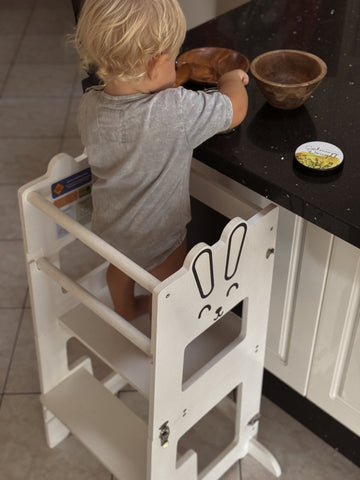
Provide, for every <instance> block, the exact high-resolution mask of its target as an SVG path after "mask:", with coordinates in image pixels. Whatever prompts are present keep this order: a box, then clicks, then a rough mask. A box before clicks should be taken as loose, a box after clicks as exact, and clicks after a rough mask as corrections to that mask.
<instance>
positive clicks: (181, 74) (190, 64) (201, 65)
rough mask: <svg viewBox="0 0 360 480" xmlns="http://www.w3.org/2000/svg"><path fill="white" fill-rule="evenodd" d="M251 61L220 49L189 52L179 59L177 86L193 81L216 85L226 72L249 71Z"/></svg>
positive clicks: (195, 49)
mask: <svg viewBox="0 0 360 480" xmlns="http://www.w3.org/2000/svg"><path fill="white" fill-rule="evenodd" d="M249 66H250V62H249V60H248V59H247V58H246V57H245V56H244V55H243V54H242V53H240V52H237V51H236V50H230V49H229V48H220V47H202V48H194V49H192V50H188V51H187V52H185V53H183V54H182V55H180V56H179V57H178V59H177V72H176V84H177V85H182V84H183V83H186V82H187V81H189V80H191V81H194V82H198V83H201V84H203V85H216V84H217V81H218V80H219V78H220V77H221V75H223V74H224V73H226V72H229V71H231V70H235V69H237V68H241V69H242V70H244V71H245V72H247V71H248V70H249Z"/></svg>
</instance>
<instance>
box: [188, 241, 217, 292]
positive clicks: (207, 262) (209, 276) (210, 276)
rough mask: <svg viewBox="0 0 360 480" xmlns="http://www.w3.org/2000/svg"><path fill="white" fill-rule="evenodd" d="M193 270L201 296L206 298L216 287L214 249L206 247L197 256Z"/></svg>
mask: <svg viewBox="0 0 360 480" xmlns="http://www.w3.org/2000/svg"><path fill="white" fill-rule="evenodd" d="M192 271H193V274H194V278H195V281H196V285H197V287H198V290H199V293H200V296H201V298H206V297H208V296H209V295H210V293H211V292H212V291H213V289H214V265H213V257H212V251H211V249H210V248H205V249H203V250H201V251H200V253H199V254H198V255H197V256H196V258H195V260H194V262H193V264H192Z"/></svg>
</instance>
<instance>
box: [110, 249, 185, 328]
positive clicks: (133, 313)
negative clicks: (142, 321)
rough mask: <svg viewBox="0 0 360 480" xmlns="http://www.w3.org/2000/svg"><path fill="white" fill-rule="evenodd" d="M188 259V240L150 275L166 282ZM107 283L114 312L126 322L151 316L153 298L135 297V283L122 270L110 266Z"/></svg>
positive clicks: (146, 296) (151, 271)
mask: <svg viewBox="0 0 360 480" xmlns="http://www.w3.org/2000/svg"><path fill="white" fill-rule="evenodd" d="M185 257H186V240H185V241H184V242H183V243H182V244H181V245H180V246H179V247H178V248H177V249H176V250H175V251H174V252H173V253H172V254H171V255H169V256H168V258H167V259H166V260H165V261H164V262H163V263H161V264H160V265H158V266H157V267H155V268H153V269H152V270H150V273H151V274H152V275H154V277H156V278H158V279H159V280H161V281H162V280H165V278H167V277H168V276H169V275H171V274H173V273H175V272H176V271H177V270H179V268H181V267H182V265H183V263H184V260H185ZM107 283H108V287H109V290H110V293H111V298H112V300H113V303H114V310H115V312H117V313H118V314H119V315H121V316H122V317H124V318H126V320H129V321H131V320H133V319H134V318H136V317H138V316H139V315H142V314H143V313H147V312H149V313H150V314H151V297H150V296H149V295H139V296H137V297H135V295H134V286H135V282H134V280H133V279H132V278H130V277H128V276H127V275H126V274H125V273H123V272H122V271H121V270H119V269H117V268H116V267H114V265H109V268H108V271H107Z"/></svg>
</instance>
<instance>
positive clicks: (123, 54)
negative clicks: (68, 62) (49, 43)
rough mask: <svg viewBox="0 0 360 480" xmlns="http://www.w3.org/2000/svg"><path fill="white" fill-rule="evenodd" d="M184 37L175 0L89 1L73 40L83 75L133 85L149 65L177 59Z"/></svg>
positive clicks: (184, 31)
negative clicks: (165, 57)
mask: <svg viewBox="0 0 360 480" xmlns="http://www.w3.org/2000/svg"><path fill="white" fill-rule="evenodd" d="M185 34H186V23H185V17H184V14H183V12H182V10H181V8H180V6H179V4H178V2H177V0H86V1H85V3H84V5H83V7H82V11H81V14H80V17H79V21H78V25H77V28H76V32H75V36H74V41H75V46H76V48H77V50H78V52H79V55H80V59H81V62H82V65H83V67H84V68H85V70H87V71H89V69H90V68H91V67H92V68H94V67H95V69H96V73H97V75H98V76H99V77H100V78H101V79H102V80H103V81H104V82H105V83H106V82H107V81H110V80H111V81H134V80H140V79H141V78H143V77H144V76H145V75H146V72H147V66H148V63H149V61H150V60H152V59H157V58H159V57H160V56H161V55H162V54H164V53H166V54H168V55H169V57H170V58H175V57H176V55H177V53H178V51H179V48H180V46H181V44H182V43H183V41H184V38H185Z"/></svg>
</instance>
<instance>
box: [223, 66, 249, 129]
mask: <svg viewBox="0 0 360 480" xmlns="http://www.w3.org/2000/svg"><path fill="white" fill-rule="evenodd" d="M248 83H249V77H248V75H247V73H246V72H244V70H241V69H237V70H232V71H231V72H227V73H225V74H224V75H222V76H221V77H220V78H219V81H218V84H217V87H218V90H219V92H221V93H224V94H225V95H227V96H228V97H229V98H230V100H231V103H232V107H233V120H232V123H231V125H230V127H229V128H230V129H231V128H234V127H236V126H237V125H239V123H241V122H242V121H243V120H244V117H245V115H246V112H247V107H248V98H247V92H246V89H245V85H247V84H248Z"/></svg>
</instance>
